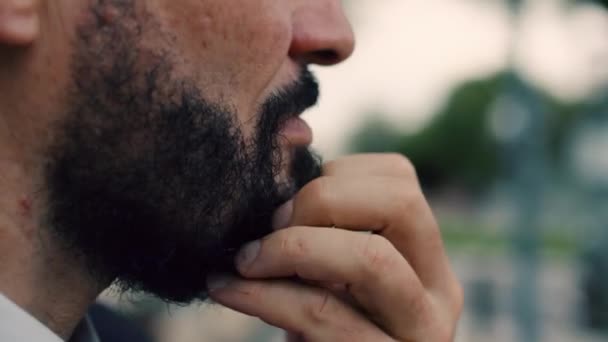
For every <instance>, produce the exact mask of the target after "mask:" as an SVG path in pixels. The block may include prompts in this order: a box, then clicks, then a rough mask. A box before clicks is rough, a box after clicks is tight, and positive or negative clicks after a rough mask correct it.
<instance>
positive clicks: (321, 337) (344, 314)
mask: <svg viewBox="0 0 608 342" xmlns="http://www.w3.org/2000/svg"><path fill="white" fill-rule="evenodd" d="M210 288H212V290H211V297H212V298H213V299H214V300H215V301H216V302H218V303H220V304H222V305H225V306H227V307H229V308H231V309H234V310H237V311H239V312H242V313H244V314H247V315H251V316H255V317H259V318H261V319H262V320H264V321H265V322H267V323H268V324H271V325H273V326H276V327H279V328H282V329H285V330H287V331H290V332H293V333H294V335H298V336H301V337H302V340H305V341H310V342H314V341H362V342H363V341H374V342H375V341H379V342H383V341H387V342H388V341H393V340H392V339H391V338H389V337H388V336H387V335H386V334H385V333H383V332H382V331H381V330H380V329H379V328H378V327H376V326H375V325H374V324H372V323H371V322H369V321H368V320H367V319H366V318H365V317H364V316H362V315H361V314H360V313H359V312H357V311H356V310H354V309H353V308H351V307H350V306H348V305H346V304H344V303H343V302H341V301H340V300H339V299H337V298H336V297H335V296H333V295H332V294H331V292H329V291H328V290H323V289H319V288H313V287H309V286H306V285H303V284H297V283H294V282H287V281H263V282H262V281H250V280H235V279H231V280H229V281H228V282H226V279H219V280H218V279H216V280H215V281H212V282H211V283H210Z"/></svg>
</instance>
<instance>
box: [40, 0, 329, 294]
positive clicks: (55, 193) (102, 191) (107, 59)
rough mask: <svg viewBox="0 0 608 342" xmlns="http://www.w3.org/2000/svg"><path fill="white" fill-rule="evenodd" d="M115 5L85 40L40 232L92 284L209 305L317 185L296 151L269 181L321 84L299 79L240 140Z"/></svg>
mask: <svg viewBox="0 0 608 342" xmlns="http://www.w3.org/2000/svg"><path fill="white" fill-rule="evenodd" d="M110 2H111V3H113V6H119V9H120V13H121V14H120V17H119V18H116V19H115V20H114V21H113V22H112V23H107V22H104V21H103V16H101V15H97V14H98V13H103V8H100V7H103V6H106V5H99V4H98V5H96V6H95V7H94V8H92V13H93V14H94V17H95V18H96V21H94V22H92V23H89V24H87V25H83V26H82V27H80V28H79V35H78V39H77V41H76V44H75V54H74V56H73V57H74V58H73V61H74V62H73V69H72V72H73V80H74V82H73V83H74V85H73V88H72V89H71V93H70V96H69V99H70V101H71V102H70V104H69V106H68V108H70V110H68V111H67V113H66V115H65V116H64V117H65V119H63V120H62V121H61V122H59V123H58V127H56V132H58V133H57V139H56V141H55V143H54V144H53V145H52V146H51V148H50V151H49V163H48V165H47V167H46V169H45V181H46V185H47V199H48V208H47V215H46V221H45V226H48V228H49V229H50V231H51V232H52V233H53V234H52V236H54V237H56V241H58V242H59V243H60V244H61V246H62V248H64V249H65V250H66V251H67V252H69V253H70V255H74V256H76V257H78V258H80V259H82V260H83V261H84V262H85V264H86V266H87V268H88V269H89V270H90V271H91V275H92V276H94V277H96V278H98V279H117V284H118V285H120V286H121V287H122V288H123V289H125V290H136V291H144V292H148V293H151V294H154V295H156V296H158V297H160V298H162V299H164V300H167V301H172V302H178V303H188V302H191V301H193V300H196V299H205V298H206V297H207V295H208V293H207V286H206V278H207V276H208V275H210V274H215V273H230V272H234V271H235V269H234V264H233V258H234V255H235V252H236V251H237V250H238V248H239V247H240V246H242V245H243V244H244V243H246V242H248V241H251V240H254V239H258V238H261V237H263V236H265V235H267V234H269V233H271V220H272V215H273V213H274V211H275V210H276V208H277V207H278V206H279V205H280V204H282V203H283V202H284V201H286V200H288V199H289V198H290V197H292V196H293V195H294V194H295V192H296V191H298V189H299V188H301V187H302V186H303V185H304V184H306V183H308V182H309V181H310V180H312V179H314V178H316V177H318V176H320V173H321V172H320V166H319V165H320V162H319V161H318V160H317V158H316V157H314V156H313V155H312V153H311V152H309V151H308V150H306V149H298V150H296V151H294V153H293V156H292V158H291V160H290V164H291V166H290V173H291V174H290V177H289V178H290V179H288V180H285V181H282V182H278V181H277V179H279V174H280V173H281V171H282V170H281V169H282V168H284V167H285V163H283V161H282V160H281V151H280V149H279V139H280V136H279V131H280V129H281V126H282V124H283V123H284V122H285V120H287V119H289V118H291V117H293V115H294V113H300V112H302V111H303V110H304V109H306V108H308V107H310V106H311V105H313V104H314V103H315V102H316V100H317V97H318V85H317V83H316V81H315V80H314V77H313V76H312V74H311V73H310V72H308V71H307V70H306V69H303V71H302V74H301V77H300V79H299V80H298V81H297V82H295V83H294V84H292V85H291V86H289V87H286V88H285V89H282V90H281V91H279V92H277V93H276V95H274V96H272V97H271V98H269V99H268V100H267V101H266V103H265V104H264V105H263V106H262V107H261V108H260V115H259V121H258V124H257V128H256V134H255V136H254V137H253V138H251V139H245V138H244V137H243V134H242V132H241V131H240V129H239V126H238V124H237V119H236V117H237V116H236V113H234V111H232V110H230V108H229V106H228V105H222V104H216V103H210V102H208V101H206V100H205V99H204V97H203V91H202V90H201V89H198V88H197V87H196V86H195V85H194V84H195V82H194V81H193V80H188V79H174V78H172V77H174V76H172V75H173V74H174V73H173V68H172V65H174V63H175V62H174V59H172V58H171V56H170V54H169V53H162V52H161V53H159V52H156V51H149V50H145V49H144V48H142V47H141V46H140V45H139V42H140V40H141V34H142V32H146V30H152V29H153V26H152V24H151V22H152V20H151V19H150V18H149V17H147V16H145V17H142V16H141V15H137V14H136V12H135V10H134V8H133V6H132V5H131V4H130V1H110ZM104 3H105V2H104Z"/></svg>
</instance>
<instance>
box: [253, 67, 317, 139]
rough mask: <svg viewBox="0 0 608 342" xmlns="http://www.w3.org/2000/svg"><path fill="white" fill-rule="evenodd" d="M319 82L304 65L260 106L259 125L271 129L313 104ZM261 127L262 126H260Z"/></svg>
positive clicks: (315, 102) (315, 100)
mask: <svg viewBox="0 0 608 342" xmlns="http://www.w3.org/2000/svg"><path fill="white" fill-rule="evenodd" d="M319 95H320V92H319V83H318V81H317V79H316V77H315V76H314V74H313V73H312V72H311V71H310V70H309V69H308V68H307V67H304V68H302V70H301V71H300V75H299V77H298V78H297V79H296V80H295V81H294V82H293V83H291V84H289V85H287V86H285V87H283V88H281V89H278V90H276V91H275V92H274V93H273V94H272V95H270V97H268V99H266V101H265V102H264V104H263V105H262V107H261V112H262V116H261V120H260V122H259V124H260V125H263V126H265V127H264V128H266V129H268V128H269V126H271V127H272V128H274V129H272V130H273V131H274V130H275V129H276V128H279V127H280V126H281V124H282V123H283V122H285V121H286V120H288V119H291V118H293V117H295V116H298V115H300V114H301V113H302V112H304V111H305V110H307V109H309V108H311V107H313V106H315V105H316V104H317V102H318V100H319ZM260 128H262V127H260Z"/></svg>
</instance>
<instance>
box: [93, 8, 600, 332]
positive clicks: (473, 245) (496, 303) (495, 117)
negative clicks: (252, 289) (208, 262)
mask: <svg viewBox="0 0 608 342" xmlns="http://www.w3.org/2000/svg"><path fill="white" fill-rule="evenodd" d="M344 1H345V5H346V6H347V7H348V11H349V15H350V17H351V20H352V23H353V25H354V27H355V31H356V34H357V39H358V46H357V51H356V53H355V55H354V56H353V58H352V59H351V60H350V61H348V62H347V63H344V64H343V65H341V66H338V67H334V68H327V69H324V68H318V69H316V70H315V71H316V73H317V75H318V78H319V79H320V81H321V85H322V90H323V92H322V94H323V95H322V100H321V102H320V104H319V106H318V107H317V108H315V109H314V110H312V111H310V113H308V114H306V116H305V118H307V120H308V121H309V122H310V124H311V125H312V126H313V129H314V131H315V134H316V136H315V141H316V142H315V148H316V149H317V150H318V151H319V152H321V153H322V154H323V155H324V156H325V158H326V159H333V158H335V157H339V156H341V155H344V154H349V153H356V152H389V151H390V152H399V153H402V154H404V155H406V156H408V157H409V158H410V159H411V160H412V161H413V162H414V164H415V165H416V166H417V169H418V173H419V176H420V178H421V182H422V184H423V186H424V190H425V192H426V194H427V195H428V197H429V200H430V202H431V205H432V206H433V208H434V210H435V212H436V214H437V216H438V218H439V220H440V222H441V226H442V230H443V234H444V236H445V241H446V244H447V248H448V250H449V254H450V256H451V257H452V260H453V263H454V267H455V270H456V272H457V274H458V275H459V277H460V279H461V281H462V283H463V285H464V287H465V290H466V300H467V306H466V312H465V314H464V317H463V319H462V322H461V327H460V331H459V337H458V340H457V341H471V342H475V341H489V340H490V339H491V340H492V341H495V342H502V341H505V342H506V341H523V342H528V341H529V342H534V341H555V342H560V341H606V340H608V96H607V95H606V92H607V91H608V11H607V10H606V8H607V7H606V6H608V1H599V0H598V1H576V0H570V1H568V0H528V1H525V0H381V1H361V0H351V1H347V0H344ZM127 297H128V298H127ZM102 300H103V301H104V302H106V303H108V304H110V305H114V306H117V307H119V308H120V309H121V310H122V311H123V312H124V313H125V314H127V315H130V316H131V317H133V318H135V319H137V320H139V321H140V322H141V323H142V324H143V325H144V326H145V327H148V328H149V331H150V332H151V333H152V334H154V335H155V336H156V337H157V340H158V341H159V342H195V341H196V342H205V341H213V342H218V341H251V342H254V341H260V342H261V341H281V340H282V333H281V332H280V331H278V330H276V329H274V328H271V327H268V326H266V325H264V324H262V323H261V322H259V321H258V320H256V319H252V318H248V317H245V316H242V315H240V314H237V313H234V312H231V311H228V310H225V309H221V308H219V307H217V306H211V305H209V304H203V305H200V306H195V307H188V308H179V307H171V306H167V305H164V304H161V303H158V302H156V301H154V300H152V299H148V298H137V297H135V296H132V295H123V296H116V295H112V294H111V293H110V294H106V295H105V296H104V297H103V298H102Z"/></svg>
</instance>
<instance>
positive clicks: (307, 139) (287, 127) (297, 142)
mask: <svg viewBox="0 0 608 342" xmlns="http://www.w3.org/2000/svg"><path fill="white" fill-rule="evenodd" d="M279 134H280V135H281V136H282V137H284V138H285V139H286V140H287V142H288V144H289V145H291V146H293V147H302V146H309V145H310V144H312V141H313V133H312V129H311V128H310V126H309V125H308V124H307V123H306V121H304V120H303V119H302V118H300V117H299V116H294V117H292V118H289V119H288V120H286V121H285V122H284V123H283V125H282V128H281V131H280V133H279Z"/></svg>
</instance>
